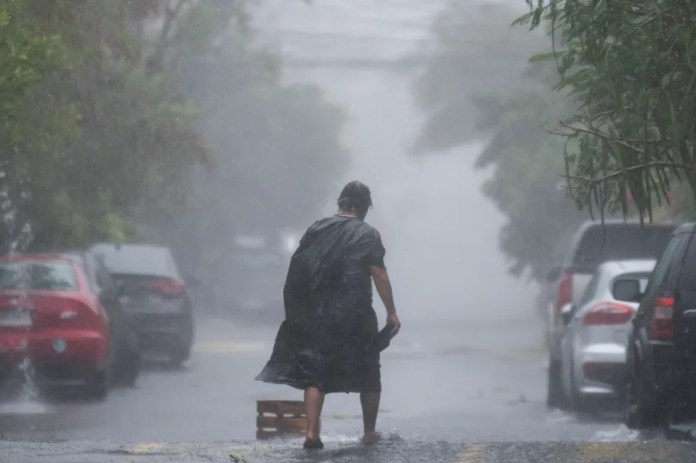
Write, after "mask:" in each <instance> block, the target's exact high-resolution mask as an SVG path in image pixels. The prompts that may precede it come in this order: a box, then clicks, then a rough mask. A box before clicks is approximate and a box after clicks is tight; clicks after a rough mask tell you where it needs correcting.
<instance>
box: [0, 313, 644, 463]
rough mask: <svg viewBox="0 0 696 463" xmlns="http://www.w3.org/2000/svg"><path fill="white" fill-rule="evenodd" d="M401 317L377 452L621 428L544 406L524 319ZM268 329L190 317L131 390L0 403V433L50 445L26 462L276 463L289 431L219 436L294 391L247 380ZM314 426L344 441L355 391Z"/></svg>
mask: <svg viewBox="0 0 696 463" xmlns="http://www.w3.org/2000/svg"><path fill="white" fill-rule="evenodd" d="M408 326H409V328H408V331H407V333H408V335H407V336H404V337H403V338H402V339H400V340H396V341H395V344H394V345H393V346H392V348H390V351H389V352H388V353H387V354H386V355H384V356H383V365H384V366H383V371H384V372H385V381H384V387H385V388H386V389H388V390H392V391H394V393H393V394H389V395H387V396H385V399H384V401H383V403H382V406H381V413H382V414H381V417H380V429H382V430H383V432H384V433H385V434H387V435H388V438H387V441H388V442H389V450H388V451H386V452H387V454H388V453H389V452H397V453H398V452H408V451H409V450H408V449H409V446H410V445H412V443H415V442H439V441H448V442H468V443H471V442H492V441H548V442H550V441H566V442H567V441H578V442H583V441H589V442H603V441H623V440H625V439H627V438H630V437H631V431H629V430H628V429H626V428H625V427H623V426H622V425H621V424H620V417H618V416H617V413H616V412H608V413H604V414H598V415H595V416H590V415H588V416H574V415H573V414H570V413H564V412H559V411H549V410H547V409H546V407H545V404H544V394H543V390H544V382H545V374H544V373H545V368H546V366H545V364H544V358H543V349H542V346H541V343H540V338H539V325H538V323H537V321H536V320H531V321H529V320H514V319H513V320H507V323H504V324H502V323H500V322H499V321H495V320H479V321H475V322H472V321H457V322H454V323H448V324H446V325H445V326H443V325H441V324H440V323H434V322H427V321H423V320H421V321H418V320H411V321H410V323H409V324H408ZM502 327H505V328H502ZM274 329H275V328H274V327H270V326H259V324H258V322H255V323H254V322H249V321H247V322H246V323H242V324H240V323H237V322H232V321H230V320H225V319H209V318H201V319H200V320H199V323H198V336H197V340H196V343H195V347H194V354H193V356H192V358H191V360H189V361H188V362H187V363H186V364H185V366H184V367H182V368H181V369H172V368H170V367H168V366H167V365H166V363H165V364H162V363H161V362H160V363H158V362H157V361H156V359H150V360H149V363H148V367H147V370H146V371H145V372H144V373H143V374H142V376H141V378H140V379H139V380H138V384H137V386H136V387H135V388H134V389H132V390H131V389H122V390H116V391H115V392H114V393H113V394H112V395H111V396H110V397H109V399H108V400H107V401H106V402H104V403H89V402H84V403H80V402H78V403H61V402H58V403H47V404H43V403H36V402H23V403H22V402H21V403H14V404H7V405H4V406H0V432H1V433H2V435H3V436H4V438H5V439H6V440H7V439H9V440H11V441H14V440H19V441H21V440H25V439H27V440H29V441H31V442H36V443H41V442H44V441H49V440H50V441H55V442H62V443H61V444H59V446H58V447H57V448H56V449H54V450H50V452H49V451H47V450H43V451H40V452H39V453H38V454H43V452H47V453H46V455H45V456H44V457H43V458H44V459H43V460H42V459H36V460H32V461H56V462H57V461H65V462H68V461H121V459H122V460H123V461H140V460H137V459H134V458H142V459H143V461H148V460H146V457H147V455H149V454H152V455H154V456H155V457H156V456H157V455H159V454H161V453H164V454H168V453H173V455H172V460H171V461H178V460H177V458H181V459H182V460H183V459H184V458H192V459H195V456H196V455H201V456H203V455H207V454H210V455H216V456H217V458H219V455H220V453H223V452H228V453H230V454H234V453H235V452H237V453H238V454H239V456H240V457H241V456H245V458H248V460H247V461H259V462H260V461H286V460H284V458H286V457H287V455H293V457H292V458H300V457H299V456H297V455H295V452H296V450H295V448H296V447H297V445H298V441H299V439H292V438H290V439H288V440H281V441H269V443H264V442H260V443H257V444H248V445H245V446H238V447H235V446H234V445H229V444H224V443H225V442H251V441H253V440H254V438H255V427H254V417H255V413H256V410H255V401H256V400H258V399H263V398H269V397H270V398H274V399H299V398H300V394H299V393H297V392H294V393H293V392H292V391H289V390H286V388H283V387H282V386H272V385H264V384H262V383H258V382H255V381H253V377H254V376H255V375H256V373H258V369H260V367H261V365H262V364H263V362H264V361H265V358H266V357H267V355H268V353H269V350H270V348H271V347H272V346H271V343H272V339H273V336H274V332H273V331H274ZM501 329H504V330H505V331H504V332H502V333H501ZM503 340H504V341H503ZM323 427H324V429H325V430H326V431H325V437H324V441H325V443H326V444H327V448H328V449H330V450H335V451H339V450H340V449H341V448H344V449H345V448H350V447H351V446H352V445H355V444H356V443H357V441H358V438H359V435H360V427H361V419H360V413H359V404H358V401H357V397H356V396H354V395H348V396H347V395H335V396H331V397H329V400H327V404H326V409H325V412H324V415H323ZM85 441H91V442H94V443H93V444H85V443H84V442H85ZM98 442H107V444H102V445H100V444H98ZM7 444H8V442H7V441H5V442H4V443H3V448H9V449H12V452H13V453H12V455H13V456H14V458H15V459H16V460H15V461H21V460H22V458H24V457H26V456H27V455H28V454H32V452H34V451H37V450H40V448H41V447H40V444H27V445H16V444H11V445H10V446H9V447H5V446H6V445H7ZM35 445H39V447H35ZM543 448H546V447H543ZM609 451H610V450H607V452H609ZM15 452H16V453H15ZM22 452H26V453H22ZM119 452H120V453H121V456H120V457H119ZM453 452H454V451H453ZM598 452H599V451H598ZM459 453H460V452H459V451H457V452H454V454H453V455H451V456H448V457H447V458H451V460H442V461H484V460H480V459H478V460H477V459H474V458H473V457H472V459H470V460H467V459H465V458H462V459H461V460H456V458H457V455H458V454H459ZM61 454H64V457H61V456H60V455H61ZM300 455H301V454H300ZM443 455H447V454H446V453H445V454H443ZM532 455H533V454H532ZM27 458H28V457H27ZM61 458H63V459H61ZM267 458H268V459H267ZM530 458H531V457H530ZM154 461H159V460H157V459H155V460H154ZM167 461H169V460H167ZM300 461H304V460H300ZM310 461H311V460H310ZM381 461H382V460H381ZM383 461H398V460H396V459H395V460H383ZM418 461H427V460H422V459H419V460H418ZM529 461H532V460H529Z"/></svg>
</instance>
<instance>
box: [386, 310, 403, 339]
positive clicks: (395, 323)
mask: <svg viewBox="0 0 696 463" xmlns="http://www.w3.org/2000/svg"><path fill="white" fill-rule="evenodd" d="M387 325H388V326H390V327H391V335H392V337H393V336H396V335H397V334H398V333H399V330H400V329H401V322H400V321H399V317H398V316H397V315H396V314H395V313H393V314H389V315H388V316H387Z"/></svg>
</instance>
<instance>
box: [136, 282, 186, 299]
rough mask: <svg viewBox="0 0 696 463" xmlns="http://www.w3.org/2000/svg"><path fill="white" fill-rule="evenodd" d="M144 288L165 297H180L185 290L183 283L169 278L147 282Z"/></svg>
mask: <svg viewBox="0 0 696 463" xmlns="http://www.w3.org/2000/svg"><path fill="white" fill-rule="evenodd" d="M145 287H146V288H147V289H148V290H150V291H153V292H155V293H160V294H163V295H165V296H181V294H182V293H183V292H184V290H185V289H186V286H185V285H184V283H182V282H181V281H178V280H171V279H169V278H157V279H154V280H149V281H148V282H147V283H145Z"/></svg>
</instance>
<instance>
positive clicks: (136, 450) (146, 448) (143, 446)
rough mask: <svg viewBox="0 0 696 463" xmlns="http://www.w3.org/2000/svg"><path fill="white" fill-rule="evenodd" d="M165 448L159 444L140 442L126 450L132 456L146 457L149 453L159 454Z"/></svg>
mask: <svg viewBox="0 0 696 463" xmlns="http://www.w3.org/2000/svg"><path fill="white" fill-rule="evenodd" d="M164 447H165V444H161V443H159V442H141V443H139V444H136V445H134V446H133V447H131V448H130V449H128V453H129V454H132V455H147V454H150V453H159V452H161V451H162V449H163V448H164Z"/></svg>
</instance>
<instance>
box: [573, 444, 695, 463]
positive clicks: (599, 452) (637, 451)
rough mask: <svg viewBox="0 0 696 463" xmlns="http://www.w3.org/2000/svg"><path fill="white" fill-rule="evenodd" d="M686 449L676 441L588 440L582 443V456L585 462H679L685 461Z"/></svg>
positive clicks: (579, 459) (581, 459) (580, 459)
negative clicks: (648, 442) (643, 442)
mask: <svg viewBox="0 0 696 463" xmlns="http://www.w3.org/2000/svg"><path fill="white" fill-rule="evenodd" d="M683 451H684V449H683V447H682V445H680V444H678V443H674V442H665V443H663V442H652V443H650V444H642V443H639V442H611V443H600V442H587V443H585V444H583V445H582V447H581V450H580V458H578V459H577V460H576V461H582V462H583V463H604V462H607V461H630V462H631V463H654V462H661V461H664V462H677V461H683V456H684V452H683Z"/></svg>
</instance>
